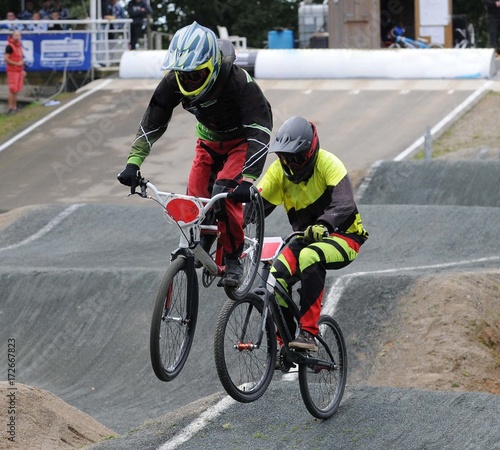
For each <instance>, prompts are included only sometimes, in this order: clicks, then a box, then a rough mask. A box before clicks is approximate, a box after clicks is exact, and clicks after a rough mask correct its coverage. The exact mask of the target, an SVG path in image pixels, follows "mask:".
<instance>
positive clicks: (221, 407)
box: [158, 396, 236, 450]
mask: <svg viewBox="0 0 500 450" xmlns="http://www.w3.org/2000/svg"><path fill="white" fill-rule="evenodd" d="M235 403H236V401H235V400H233V399H232V398H231V397H229V396H227V397H224V398H223V399H222V400H220V401H219V403H217V404H215V405H214V406H213V407H211V408H208V409H207V410H206V411H205V412H204V413H203V414H201V415H200V417H198V418H197V419H196V420H195V421H193V422H191V424H190V425H188V426H187V427H186V428H184V430H183V431H182V432H181V433H180V434H178V435H177V436H175V437H174V438H173V439H170V440H169V441H168V442H166V443H165V444H163V445H162V446H161V447H158V450H174V449H176V448H177V447H178V446H179V445H181V444H183V443H184V442H186V441H189V439H191V437H192V436H193V435H194V434H195V433H197V432H198V431H200V430H201V429H203V428H204V427H205V426H206V425H207V424H208V423H209V422H210V421H211V420H213V419H214V418H215V417H217V416H219V415H220V414H222V412H224V411H225V410H226V409H227V408H229V407H230V406H231V405H233V404H235Z"/></svg>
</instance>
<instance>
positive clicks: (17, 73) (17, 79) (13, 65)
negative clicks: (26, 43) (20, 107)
mask: <svg viewBox="0 0 500 450" xmlns="http://www.w3.org/2000/svg"><path fill="white" fill-rule="evenodd" d="M4 59H5V63H6V64H7V83H8V85H9V94H8V97H7V99H8V103H9V110H8V111H7V114H12V113H14V112H16V111H17V94H18V93H19V92H21V91H22V89H23V84H24V77H25V76H26V72H25V71H24V58H23V47H22V45H21V32H20V31H18V30H16V31H13V32H12V34H11V35H10V36H9V37H8V44H7V46H6V47H5V54H4Z"/></svg>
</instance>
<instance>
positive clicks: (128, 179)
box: [116, 164, 139, 191]
mask: <svg viewBox="0 0 500 450" xmlns="http://www.w3.org/2000/svg"><path fill="white" fill-rule="evenodd" d="M138 172H139V166H137V165H136V164H127V165H126V166H125V169H123V171H122V172H121V173H119V174H118V176H117V177H116V178H117V179H118V181H119V182H120V183H121V184H124V185H125V186H130V187H131V190H132V191H133V190H134V189H135V188H136V187H137V186H138V184H139V176H138Z"/></svg>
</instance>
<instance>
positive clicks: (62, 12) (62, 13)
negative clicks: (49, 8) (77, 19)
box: [54, 0, 70, 20]
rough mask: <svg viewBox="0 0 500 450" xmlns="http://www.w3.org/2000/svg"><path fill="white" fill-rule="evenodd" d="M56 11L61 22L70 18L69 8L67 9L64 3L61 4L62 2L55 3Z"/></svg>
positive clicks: (57, 0) (58, 0)
mask: <svg viewBox="0 0 500 450" xmlns="http://www.w3.org/2000/svg"><path fill="white" fill-rule="evenodd" d="M54 11H57V12H58V13H59V19H61V20H68V19H69V18H70V17H69V10H68V8H65V7H64V6H63V2H61V1H60V0H56V1H55V2H54Z"/></svg>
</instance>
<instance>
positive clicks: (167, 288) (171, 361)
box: [149, 256, 198, 381]
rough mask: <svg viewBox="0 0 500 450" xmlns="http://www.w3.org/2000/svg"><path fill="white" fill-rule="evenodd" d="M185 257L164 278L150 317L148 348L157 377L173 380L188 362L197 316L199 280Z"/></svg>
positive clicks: (175, 261) (177, 259) (172, 265)
mask: <svg viewBox="0 0 500 450" xmlns="http://www.w3.org/2000/svg"><path fill="white" fill-rule="evenodd" d="M189 266H190V265H189V264H188V262H187V260H186V258H185V257H184V256H178V257H177V258H176V259H174V260H173V261H172V262H171V263H170V266H169V267H168V269H167V272H166V273H165V276H164V277H163V280H162V282H161V285H160V289H159V291H158V295H157V297H156V303H155V306H154V310H153V317H152V319H151V330H150V341H149V349H150V356H151V364H152V366H153V370H154V373H155V375H156V376H157V377H158V379H160V380H162V381H172V380H173V379H174V378H175V377H177V375H179V373H180V372H181V370H182V368H183V367H184V364H185V363H186V360H187V357H188V355H189V351H190V349H191V344H192V343H193V339H194V331H195V328H196V320H197V317H198V279H197V276H196V272H195V270H194V267H189Z"/></svg>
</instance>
